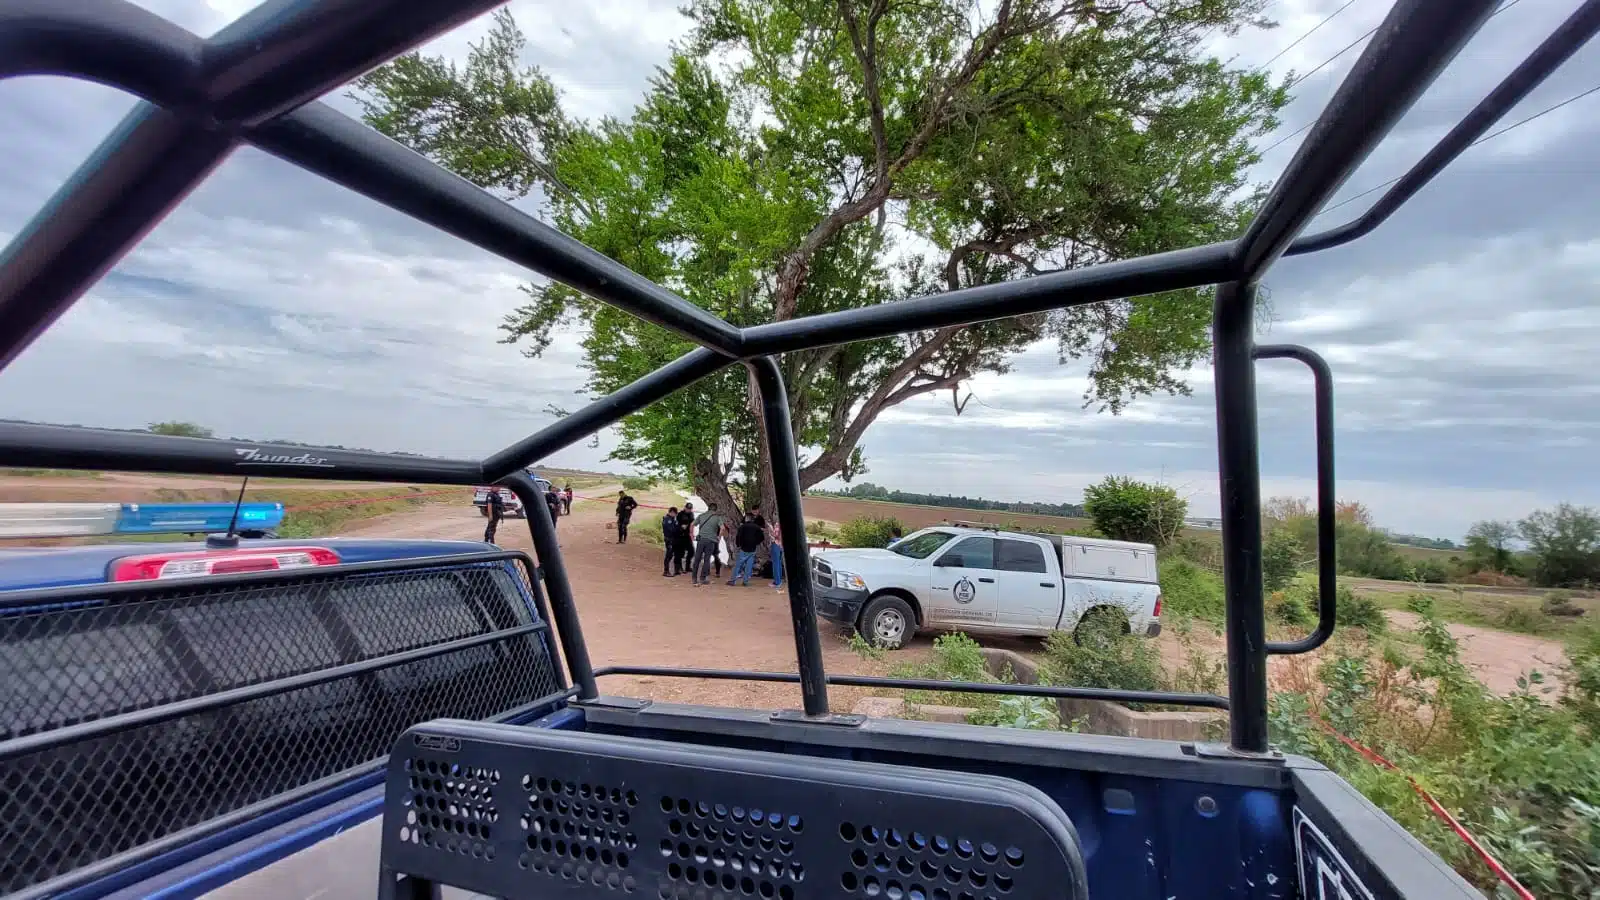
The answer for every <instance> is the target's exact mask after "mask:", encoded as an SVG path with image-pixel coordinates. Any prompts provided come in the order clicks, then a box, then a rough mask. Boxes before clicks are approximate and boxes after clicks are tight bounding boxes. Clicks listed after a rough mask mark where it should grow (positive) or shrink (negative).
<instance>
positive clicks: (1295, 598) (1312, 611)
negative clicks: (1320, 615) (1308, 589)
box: [1267, 591, 1317, 628]
mask: <svg viewBox="0 0 1600 900" xmlns="http://www.w3.org/2000/svg"><path fill="white" fill-rule="evenodd" d="M1267 612H1268V613H1269V614H1270V615H1271V616H1272V618H1273V619H1274V620H1276V621H1278V622H1282V623H1283V624H1285V625H1293V626H1295V627H1296V628H1310V627H1312V626H1314V625H1316V624H1317V611H1316V608H1315V607H1312V606H1309V605H1307V603H1306V598H1305V595H1304V594H1302V593H1301V592H1299V591H1279V592H1278V593H1275V594H1273V595H1272V597H1271V598H1270V599H1269V600H1268V601H1267Z"/></svg>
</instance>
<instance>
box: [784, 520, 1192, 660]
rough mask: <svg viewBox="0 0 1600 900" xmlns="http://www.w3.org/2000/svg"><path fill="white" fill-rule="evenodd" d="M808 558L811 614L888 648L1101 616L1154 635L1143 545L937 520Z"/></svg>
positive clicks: (1153, 590)
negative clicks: (886, 544) (927, 634)
mask: <svg viewBox="0 0 1600 900" xmlns="http://www.w3.org/2000/svg"><path fill="white" fill-rule="evenodd" d="M811 560H812V562H811V578H812V584H813V586H814V589H815V594H816V598H817V613H818V615H820V616H822V617H823V618H825V619H828V620H830V621H833V622H838V623H840V624H842V625H846V626H850V627H853V628H855V629H856V630H857V631H859V632H860V633H861V635H862V636H863V637H865V638H867V639H868V640H870V641H872V642H873V643H875V644H877V645H878V646H881V647H885V648H888V649H896V648H898V647H900V646H901V645H903V644H904V643H905V642H906V641H907V640H908V639H910V638H911V636H912V635H913V634H915V633H916V632H917V631H919V630H924V629H926V630H945V629H948V630H957V629H959V630H961V631H971V632H986V633H991V634H1014V635H1037V636H1043V635H1048V634H1050V633H1051V632H1053V631H1076V630H1077V629H1078V627H1079V625H1080V624H1081V623H1084V622H1088V621H1094V620H1097V619H1109V620H1112V621H1114V622H1116V623H1118V624H1123V623H1125V626H1126V628H1127V630H1128V631H1129V632H1130V633H1132V634H1143V635H1151V636H1154V635H1157V634H1160V633H1161V587H1160V584H1159V583H1158V581H1157V575H1156V549H1155V547H1152V546H1151V545H1149V544H1134V543H1128V542H1125V541H1107V540H1100V539H1097V538H1084V537H1072V536H1064V535H1055V534H1026V533H1022V532H1014V531H999V530H993V529H985V528H973V527H965V526H947V525H938V526H934V527H932V528H924V529H923V530H921V531H917V532H913V533H912V534H910V535H907V536H906V537H905V538H904V539H902V540H901V541H899V542H898V543H896V544H895V545H894V546H893V547H892V548H890V549H888V550H822V551H818V552H814V553H812V555H811Z"/></svg>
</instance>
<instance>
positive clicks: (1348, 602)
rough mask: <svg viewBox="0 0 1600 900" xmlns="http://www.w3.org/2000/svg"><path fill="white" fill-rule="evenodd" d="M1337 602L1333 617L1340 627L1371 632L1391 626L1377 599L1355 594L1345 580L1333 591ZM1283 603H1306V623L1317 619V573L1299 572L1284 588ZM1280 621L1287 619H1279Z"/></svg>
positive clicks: (1381, 631) (1382, 630)
mask: <svg viewBox="0 0 1600 900" xmlns="http://www.w3.org/2000/svg"><path fill="white" fill-rule="evenodd" d="M1334 603H1335V604H1336V609H1335V617H1334V621H1335V623H1337V624H1338V625H1340V626H1341V627H1345V628H1364V629H1366V630H1367V631H1368V632H1369V633H1371V634H1382V633H1383V632H1384V630H1385V629H1387V628H1388V627H1389V619H1388V618H1387V617H1386V616H1384V614H1383V607H1381V606H1379V605H1378V604H1377V602H1376V601H1374V600H1371V599H1369V598H1367V597H1362V596H1360V595H1358V594H1356V593H1355V592H1354V591H1352V590H1350V586H1349V585H1347V584H1345V583H1344V582H1342V581H1341V582H1339V586H1338V589H1337V590H1336V591H1334ZM1283 604H1288V605H1290V606H1291V607H1292V606H1294V605H1300V606H1303V607H1304V608H1305V610H1306V619H1305V624H1308V625H1309V624H1312V623H1314V622H1316V619H1317V609H1318V604H1317V573H1315V572H1302V573H1300V574H1299V575H1297V576H1296V577H1295V579H1294V581H1292V582H1290V583H1289V586H1288V587H1287V588H1284V590H1283V599H1282V600H1281V601H1280V602H1279V605H1280V606H1281V605H1283ZM1288 614H1289V613H1285V615H1288ZM1280 621H1288V620H1287V619H1280Z"/></svg>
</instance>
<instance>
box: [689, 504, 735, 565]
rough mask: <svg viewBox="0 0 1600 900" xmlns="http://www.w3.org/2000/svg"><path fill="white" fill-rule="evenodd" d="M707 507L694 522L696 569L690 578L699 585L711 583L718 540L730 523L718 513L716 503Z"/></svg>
mask: <svg viewBox="0 0 1600 900" xmlns="http://www.w3.org/2000/svg"><path fill="white" fill-rule="evenodd" d="M706 507H707V509H706V511H705V512H703V513H701V514H700V518H698V519H695V520H694V527H695V532H694V534H695V540H694V567H693V568H692V569H691V570H690V572H689V576H690V580H691V581H693V582H694V583H695V584H697V585H698V584H710V583H711V561H712V560H714V559H716V558H717V538H719V537H721V536H722V529H723V526H725V525H726V524H727V522H728V520H727V518H726V517H724V516H723V515H722V513H719V512H717V504H716V503H715V502H710V503H707V504H706Z"/></svg>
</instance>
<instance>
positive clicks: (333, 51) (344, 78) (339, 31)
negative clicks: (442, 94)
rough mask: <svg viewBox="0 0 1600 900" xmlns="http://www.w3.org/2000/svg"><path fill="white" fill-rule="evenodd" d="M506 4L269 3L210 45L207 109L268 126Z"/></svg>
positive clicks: (204, 61)
mask: <svg viewBox="0 0 1600 900" xmlns="http://www.w3.org/2000/svg"><path fill="white" fill-rule="evenodd" d="M501 2H502V0H428V2H426V3H372V2H368V0H268V2H266V3H262V4H261V5H260V6H257V7H256V8H255V9H253V10H251V11H250V12H248V13H245V14H244V15H243V16H241V17H239V18H238V19H237V20H235V21H234V22H233V23H232V24H230V25H228V26H227V27H226V28H224V29H222V30H221V31H219V32H217V34H216V35H214V36H212V37H211V38H210V39H209V40H207V41H206V42H205V49H204V51H203V52H202V55H201V65H202V72H203V74H202V76H201V79H202V81H203V83H204V84H205V89H206V94H207V98H208V102H207V103H206V106H207V108H208V109H209V110H210V113H211V117H212V118H214V119H216V120H218V121H222V122H238V123H241V124H246V125H251V124H256V123H258V122H262V121H265V120H267V119H270V118H273V117H275V116H278V115H280V114H282V113H285V112H288V111H289V110H291V109H294V108H295V107H298V106H301V105H302V104H305V103H309V102H311V101H312V100H315V99H316V98H318V97H320V96H322V95H323V94H325V93H327V92H328V91H330V90H333V89H334V88H337V87H338V86H339V85H341V84H345V83H346V82H348V81H350V80H351V79H353V78H355V77H356V76H358V75H360V74H361V73H363V72H366V71H368V70H370V69H373V68H375V67H377V66H378V65H379V64H381V63H383V62H384V61H386V60H388V59H390V58H391V57H394V56H398V55H399V54H401V53H403V52H405V51H406V50H408V49H410V48H411V47H415V46H416V45H418V44H421V43H423V42H425V41H427V40H428V39H429V38H432V37H434V36H436V35H440V34H443V33H444V32H446V31H449V30H450V29H452V28H454V27H456V26H457V25H460V24H461V23H463V22H465V21H467V20H468V19H471V18H474V17H475V16H477V15H479V14H480V13H484V12H487V11H488V10H490V9H492V8H494V7H496V6H499V5H500V4H501Z"/></svg>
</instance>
